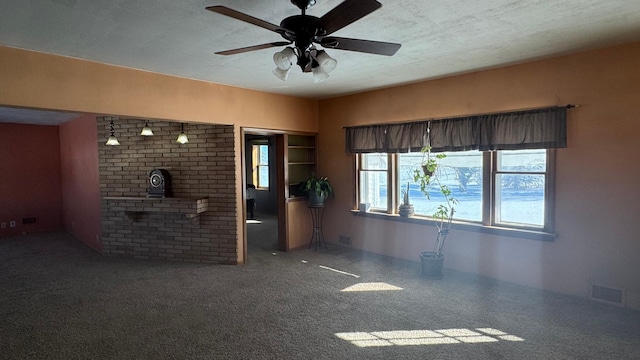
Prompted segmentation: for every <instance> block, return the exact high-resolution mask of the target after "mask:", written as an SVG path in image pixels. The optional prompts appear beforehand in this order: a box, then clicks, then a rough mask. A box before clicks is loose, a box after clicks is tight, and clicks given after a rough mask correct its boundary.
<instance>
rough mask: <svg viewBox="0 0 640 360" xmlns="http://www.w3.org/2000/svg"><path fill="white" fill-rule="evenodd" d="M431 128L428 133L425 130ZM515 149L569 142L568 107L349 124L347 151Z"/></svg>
mask: <svg viewBox="0 0 640 360" xmlns="http://www.w3.org/2000/svg"><path fill="white" fill-rule="evenodd" d="M427 129H429V132H427ZM427 144H430V145H431V148H432V151H434V152H442V151H465V150H480V151H488V150H517V149H549V148H563V147H567V107H566V106H563V107H552V108H545V109H536V110H526V111H514V112H507V113H497V114H486V115H474V116H466V117H457V118H447V119H438V120H430V121H416V122H411V123H402V124H380V125H371V126H359V127H347V128H346V141H345V147H346V149H345V150H346V152H347V153H371V152H382V153H397V152H413V151H419V150H420V149H421V148H422V147H423V146H425V145H427Z"/></svg>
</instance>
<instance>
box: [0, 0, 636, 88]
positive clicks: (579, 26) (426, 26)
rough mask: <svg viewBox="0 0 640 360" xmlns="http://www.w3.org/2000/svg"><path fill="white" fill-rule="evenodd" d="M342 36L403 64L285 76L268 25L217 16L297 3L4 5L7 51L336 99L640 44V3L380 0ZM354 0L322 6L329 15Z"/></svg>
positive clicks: (365, 62)
mask: <svg viewBox="0 0 640 360" xmlns="http://www.w3.org/2000/svg"><path fill="white" fill-rule="evenodd" d="M379 1H380V2H381V3H382V5H383V6H382V8H381V9H379V10H377V11H375V12H373V13H372V14H370V15H368V16H366V17H364V18H362V19H361V20H359V21H357V22H355V23H353V24H351V25H349V26H347V27H345V28H343V29H341V30H339V31H337V32H336V33H334V34H333V35H335V36H342V37H351V38H363V39H368V40H378V41H388V42H398V43H401V44H402V47H401V48H400V50H399V51H398V53H397V54H396V55H394V56H392V57H387V56H380V55H370V54H363V53H357V52H350V51H342V50H335V49H329V50H328V53H329V54H330V55H331V56H332V57H334V58H335V59H337V61H338V67H337V68H336V70H334V71H333V72H332V73H331V77H330V78H329V79H327V80H326V81H325V82H323V83H320V84H314V83H313V78H312V75H311V74H309V73H306V74H304V73H302V72H301V71H300V69H299V68H294V69H293V70H292V71H291V74H290V75H289V79H288V81H287V82H283V81H280V80H278V79H277V78H276V77H275V76H273V74H272V73H271V70H272V69H273V68H275V66H274V64H273V61H272V56H273V54H274V53H275V52H276V51H278V50H280V48H276V49H265V50H258V51H254V52H249V53H243V54H237V55H231V56H222V55H215V54H214V52H216V51H221V50H228V49H234V48H238V47H244V46H250V45H256V44H262V43H267V42H273V41H280V40H282V38H281V37H280V36H279V35H278V34H276V33H274V32H270V31H268V30H265V29H263V28H260V27H257V26H253V25H250V24H246V23H243V22H240V21H237V20H234V19H231V18H228V17H226V16H223V15H220V14H216V13H212V12H209V11H206V10H205V7H207V6H212V5H224V6H227V7H230V8H233V9H236V10H238V11H241V12H244V13H247V14H249V15H252V16H254V17H257V18H260V19H263V20H266V21H268V22H271V23H274V24H279V23H280V21H281V20H282V19H283V18H285V17H287V16H291V15H296V14H298V13H299V10H298V8H297V7H295V6H294V5H293V4H291V2H290V1H289V0H269V1H267V0H261V1H255V0H226V1H222V0H218V1H201V0H136V1H131V0H109V1H104V0H101V1H97V0H2V2H0V45H5V46H10V47H16V48H22V49H28V50H35V51H40V52H45V53H51V54H58V55H64V56H70V57H76V58H81V59H87V60H92V61H97V62H102V63H107V64H114V65H119V66H125V67H130V68H135V69H142V70H147V71H152V72H157V73H162V74H169V75H175V76H179V77H185V78H191V79H198V80H204V81H210V82H215V83H221V84H227V85H232V86H238V87H243V88H249V89H255V90H260V91H266V92H272V93H279V94H286V95H293V96H300V97H307V98H316V99H321V98H328V97H332V96H339V95H344V94H349V93H355V92H362V91H366V90H370V89H375V88H381V87H387V86H392V85H398V84H404V83H411V82H416V81H420V80H426V79H432V78H438V77H443V76H448V75H452V74H459V73H464V72H470V71H474V70H479V69H486V68H493V67H498V66H502V65H506V64H513V63H519V62H524V61H527V60H532V59H540V58H546V57H551V56H554V55H559V54H566V53H571V52H577V51H581V50H586V49H591V48H597V47H604V46H610V45H616V44H621V43H626V42H631V41H638V40H640V1H638V0H616V1H601V0H562V1H557V0H482V1H477V0H439V1H435V0H379ZM341 2H342V0H318V1H317V4H316V5H315V6H313V7H312V8H310V9H309V10H308V12H307V14H308V15H314V16H318V17H320V16H322V15H324V14H325V13H326V12H328V11H329V10H331V9H332V8H333V7H335V6H336V5H338V4H339V3H341Z"/></svg>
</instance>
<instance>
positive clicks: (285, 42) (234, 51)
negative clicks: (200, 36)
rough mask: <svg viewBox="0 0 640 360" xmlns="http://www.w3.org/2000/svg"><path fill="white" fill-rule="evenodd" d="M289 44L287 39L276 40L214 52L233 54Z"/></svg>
mask: <svg viewBox="0 0 640 360" xmlns="http://www.w3.org/2000/svg"><path fill="white" fill-rule="evenodd" d="M289 44H291V43H290V42H287V41H276V42H272V43H268V44H261V45H253V46H247V47H243V48H238V49H232V50H225V51H218V52H217V53H216V54H218V55H234V54H240V53H244V52H249V51H254V50H262V49H268V48H272V47H276V46H285V45H289Z"/></svg>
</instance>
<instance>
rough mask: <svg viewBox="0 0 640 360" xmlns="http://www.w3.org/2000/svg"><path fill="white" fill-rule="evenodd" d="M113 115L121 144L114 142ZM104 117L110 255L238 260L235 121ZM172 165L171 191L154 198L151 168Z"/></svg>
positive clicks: (102, 157)
mask: <svg viewBox="0 0 640 360" xmlns="http://www.w3.org/2000/svg"><path fill="white" fill-rule="evenodd" d="M111 120H113V122H114V125H115V135H116V137H117V138H118V140H119V142H120V145H119V146H107V145H105V141H106V139H107V137H108V136H109V122H110V121H111ZM145 121H146V119H134V118H123V117H108V116H102V117H98V118H97V123H98V141H99V145H98V159H99V170H100V175H99V178H100V195H101V206H100V207H101V213H102V215H101V217H102V249H103V250H102V251H103V253H104V254H105V255H113V256H124V257H133V258H140V259H158V260H176V261H195V262H212V263H220V264H236V263H237V232H236V212H237V209H236V202H235V189H236V180H235V153H234V133H233V126H230V125H209V124H185V132H186V133H187V135H188V137H189V142H188V143H187V144H182V145H181V144H178V143H176V138H177V136H178V134H179V133H180V123H176V122H168V121H156V120H150V122H149V125H150V127H151V128H152V130H153V132H154V136H141V135H140V130H141V129H142V127H143V126H144V125H145ZM155 168H158V169H166V170H167V171H168V172H169V173H170V175H171V179H172V188H173V196H172V197H171V198H147V196H146V195H147V185H148V176H149V173H150V172H151V170H153V169H155Z"/></svg>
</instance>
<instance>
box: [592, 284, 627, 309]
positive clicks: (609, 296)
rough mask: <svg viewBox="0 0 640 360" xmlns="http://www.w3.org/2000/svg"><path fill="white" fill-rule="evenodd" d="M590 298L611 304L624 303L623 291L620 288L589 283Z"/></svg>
mask: <svg viewBox="0 0 640 360" xmlns="http://www.w3.org/2000/svg"><path fill="white" fill-rule="evenodd" d="M591 298H592V299H594V300H599V301H605V302H608V303H611V304H616V305H624V291H623V290H621V289H612V288H609V287H605V286H599V285H591Z"/></svg>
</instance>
